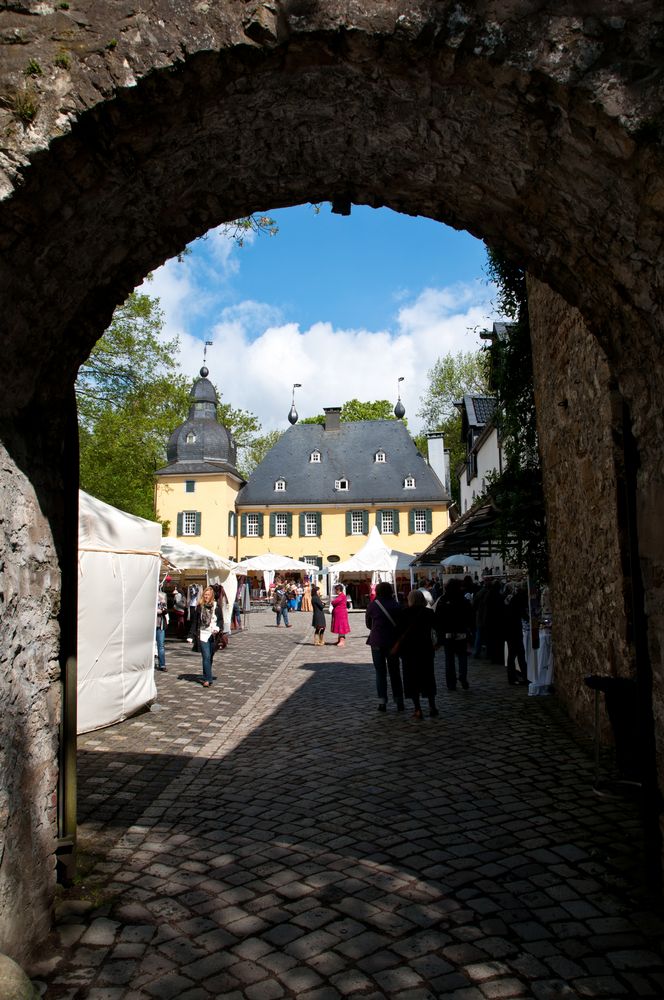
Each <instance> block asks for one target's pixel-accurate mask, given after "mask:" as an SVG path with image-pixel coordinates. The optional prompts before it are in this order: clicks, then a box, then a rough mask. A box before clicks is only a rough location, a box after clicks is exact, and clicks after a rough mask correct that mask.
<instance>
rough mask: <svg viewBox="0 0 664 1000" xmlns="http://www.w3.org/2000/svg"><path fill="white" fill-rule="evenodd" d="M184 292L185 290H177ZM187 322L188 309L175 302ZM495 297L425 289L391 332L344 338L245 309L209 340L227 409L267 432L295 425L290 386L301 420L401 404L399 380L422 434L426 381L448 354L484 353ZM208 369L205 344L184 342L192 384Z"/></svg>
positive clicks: (259, 306)
mask: <svg viewBox="0 0 664 1000" xmlns="http://www.w3.org/2000/svg"><path fill="white" fill-rule="evenodd" d="M179 291H180V292H183V291H184V285H180V287H179ZM174 301H175V306H176V308H177V309H179V312H180V315H184V312H185V310H184V309H183V301H182V300H180V299H178V296H177V295H174ZM490 315H491V305H490V289H487V287H486V285H484V284H480V283H479V282H478V283H477V284H476V285H467V286H455V287H454V288H443V289H432V288H429V289H425V290H424V291H422V293H421V294H420V295H418V296H417V298H416V299H414V300H413V301H412V302H411V303H410V304H409V305H407V306H403V307H402V308H401V309H400V311H399V312H398V314H397V317H396V321H395V328H394V330H366V329H338V328H335V327H333V326H332V325H331V324H330V323H324V322H319V323H315V324H313V325H312V326H310V327H309V328H308V329H306V330H301V329H300V328H299V326H298V325H297V324H296V323H287V322H281V317H280V316H279V315H278V311H277V310H275V309H274V308H273V307H271V306H269V305H266V304H264V303H258V302H251V301H245V302H241V303H239V304H237V305H234V306H232V307H229V308H226V309H224V310H222V311H221V313H220V314H219V321H218V322H217V323H216V324H215V325H214V327H213V328H212V330H211V332H210V335H209V336H208V339H210V340H212V341H213V346H212V347H211V348H208V354H207V363H208V367H209V368H210V377H211V378H212V380H213V381H214V382H215V384H216V385H217V386H218V387H219V388H220V389H221V391H222V393H223V397H224V400H225V401H226V402H229V403H231V404H232V405H233V406H236V407H242V408H244V409H248V410H251V411H252V412H254V413H255V414H256V415H257V416H258V417H259V419H260V421H261V423H262V424H263V427H264V429H265V430H271V429H273V428H275V427H276V428H283V429H284V430H285V429H286V427H287V426H288V424H287V420H286V418H287V414H288V411H289V409H290V405H291V390H292V386H293V383H295V382H300V383H302V388H301V389H298V390H296V407H297V410H298V412H299V414H300V416H301V417H306V416H313V415H314V414H316V413H320V412H321V411H322V409H323V407H325V406H341V405H342V404H343V403H344V402H345V401H346V400H347V399H352V398H354V397H356V398H358V399H362V400H372V399H389V400H390V401H391V402H396V398H397V391H398V387H397V378H398V377H399V376H403V378H404V381H403V382H402V383H401V386H400V389H401V398H402V401H403V403H404V406H405V407H406V416H407V418H408V425H409V428H410V429H411V431H414V432H415V431H417V430H419V429H420V426H421V421H420V420H419V419H418V418H417V411H418V410H419V409H420V399H421V397H422V396H423V395H424V393H425V391H426V388H427V382H428V380H427V372H428V371H429V370H430V369H431V368H432V367H433V365H434V363H435V361H436V359H437V358H438V357H440V356H441V355H442V354H445V353H447V352H448V351H452V352H457V351H469V350H474V349H476V348H478V347H479V346H480V344H481V341H480V339H479V329H480V328H482V327H484V326H486V325H487V324H488V323H489V322H490V320H489V316H490ZM202 360H203V344H202V342H201V341H200V340H199V339H197V338H196V337H194V336H192V335H191V334H190V333H189V332H184V333H182V334H181V355H180V364H181V367H182V370H183V372H184V373H185V374H186V375H187V376H189V377H193V376H194V375H195V374H196V372H197V371H198V368H199V367H200V365H201V364H202Z"/></svg>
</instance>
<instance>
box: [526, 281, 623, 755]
mask: <svg viewBox="0 0 664 1000" xmlns="http://www.w3.org/2000/svg"><path fill="white" fill-rule="evenodd" d="M528 305H529V312H530V325H531V333H532V344H533V370H534V380H535V399H536V406H537V426H538V433H539V439H540V450H541V455H542V467H543V479H544V493H545V497H546V512H547V523H548V541H549V560H550V584H551V595H552V600H553V603H554V609H555V614H554V626H553V641H554V648H555V660H556V691H557V693H558V696H559V697H560V698H561V699H562V700H563V701H564V702H565V705H566V707H567V709H568V711H569V713H570V715H571V716H572V717H573V718H574V719H576V721H577V722H579V723H580V724H581V725H583V726H584V727H585V728H587V729H588V731H592V727H593V719H594V694H593V692H592V691H591V690H590V689H589V688H588V687H587V686H586V685H585V684H584V683H583V679H584V677H586V676H588V675H589V674H602V675H611V676H614V677H625V676H632V675H633V673H634V662H633V650H632V649H631V648H630V646H629V644H628V621H627V614H626V597H627V595H626V593H625V586H626V583H625V579H624V576H623V565H622V562H623V555H622V547H623V543H624V539H623V538H622V534H621V532H622V528H621V525H620V523H619V519H618V505H617V494H618V480H617V477H618V475H619V471H620V466H621V464H622V454H621V449H620V440H621V434H622V429H621V423H622V417H621V412H620V406H619V402H618V405H616V403H617V400H616V396H617V393H616V390H615V386H612V382H611V373H610V371H609V366H608V363H607V360H606V357H605V355H604V353H603V352H602V350H601V349H600V347H599V345H598V343H597V340H596V339H595V337H593V336H592V334H591V333H589V332H588V329H587V327H586V325H585V323H584V322H583V319H582V317H581V315H580V313H579V312H578V310H576V309H573V308H571V307H570V306H568V305H567V303H566V302H564V301H563V300H562V299H561V298H560V296H558V295H556V294H555V293H553V292H552V291H551V289H550V288H548V287H547V286H546V285H543V284H542V283H541V282H538V281H536V280H534V279H530V281H529V287H528ZM602 702H603V699H602ZM605 736H608V734H605Z"/></svg>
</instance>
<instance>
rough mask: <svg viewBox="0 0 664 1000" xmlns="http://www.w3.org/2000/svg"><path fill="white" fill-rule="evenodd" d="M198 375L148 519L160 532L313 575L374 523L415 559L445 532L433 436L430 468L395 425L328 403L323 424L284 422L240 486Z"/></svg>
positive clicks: (355, 545)
mask: <svg viewBox="0 0 664 1000" xmlns="http://www.w3.org/2000/svg"><path fill="white" fill-rule="evenodd" d="M207 375H208V370H207V368H202V369H201V376H200V378H198V379H197V380H196V381H195V383H194V385H193V388H192V390H191V399H192V404H191V408H190V412H189V416H188V418H187V420H186V421H185V422H184V423H183V424H181V425H180V426H179V427H177V428H176V429H175V431H174V432H173V434H172V435H171V438H170V440H169V443H168V449H167V454H168V459H169V464H168V465H167V466H165V467H164V468H163V469H160V470H159V471H158V472H157V473H156V487H155V508H156V514H157V517H158V518H159V520H161V521H167V522H168V530H167V534H168V536H169V537H178V538H182V539H183V540H184V541H191V542H193V543H195V544H199V545H202V546H204V547H205V548H208V549H210V550H211V551H213V552H216V553H218V554H219V555H222V556H224V557H226V558H230V559H237V560H240V559H245V558H249V557H251V556H257V555H261V554H262V553H264V552H273V553H277V554H280V555H288V556H292V557H294V558H296V559H302V560H304V561H306V562H308V563H310V564H311V565H312V566H317V567H318V568H322V566H323V565H325V564H327V563H335V562H339V561H343V560H344V559H348V558H349V557H350V556H352V555H354V554H355V553H356V552H357V551H358V550H359V549H360V548H361V547H362V546H363V545H364V542H365V541H366V538H367V536H368V534H369V531H370V529H371V527H372V526H373V525H376V526H377V527H378V530H379V531H380V533H381V535H383V536H384V540H385V542H386V544H388V545H389V546H390V547H391V548H393V549H397V550H398V551H401V552H407V553H412V554H413V555H416V554H418V553H419V552H422V551H423V550H424V549H425V548H427V546H428V545H429V544H430V542H431V541H432V539H433V538H434V537H435V536H436V535H438V534H440V532H442V531H443V530H444V529H445V528H446V527H447V525H448V523H449V516H448V508H449V505H450V496H449V491H448V489H447V486H446V485H445V480H446V477H447V472H448V470H447V469H446V465H445V460H446V453H445V451H444V442H443V439H442V437H441V435H432V436H431V437H432V440H431V441H430V449H431V455H430V461H429V462H427V461H426V459H425V458H424V457H423V456H422V455H421V454H420V453H419V451H418V450H417V447H416V446H415V443H414V441H413V439H412V438H411V436H410V434H409V433H408V431H407V429H406V427H405V425H404V424H403V423H402V422H401V420H361V421H354V422H341V420H340V412H341V411H340V408H337V407H330V408H327V409H326V410H325V424H324V425H321V424H298V425H295V426H291V427H290V428H289V429H288V430H287V431H286V432H285V434H284V435H283V436H282V437H281V438H280V440H279V441H278V442H277V444H276V445H275V446H274V447H273V448H272V449H271V450H270V451H269V453H268V454H267V455H266V456H265V458H264V459H263V461H262V462H261V463H260V464H259V465H258V466H257V468H256V469H255V470H254V472H253V473H252V475H251V477H250V479H249V481H248V482H245V481H244V480H243V479H242V477H241V476H240V474H239V473H238V471H237V468H236V447H235V443H234V441H233V439H232V437H231V435H230V434H229V433H228V431H227V430H226V428H224V427H223V426H222V425H221V424H219V423H218V421H217V394H216V392H215V389H214V386H213V385H212V383H211V382H210V381H209V379H208V378H207Z"/></svg>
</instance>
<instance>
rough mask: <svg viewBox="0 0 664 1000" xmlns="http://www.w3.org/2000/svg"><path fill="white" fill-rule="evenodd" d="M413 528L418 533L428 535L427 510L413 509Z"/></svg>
mask: <svg viewBox="0 0 664 1000" xmlns="http://www.w3.org/2000/svg"><path fill="white" fill-rule="evenodd" d="M413 528H414V530H415V534H416V535H426V533H427V512H426V510H414V511H413Z"/></svg>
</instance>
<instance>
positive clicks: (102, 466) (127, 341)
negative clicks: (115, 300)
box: [76, 292, 261, 520]
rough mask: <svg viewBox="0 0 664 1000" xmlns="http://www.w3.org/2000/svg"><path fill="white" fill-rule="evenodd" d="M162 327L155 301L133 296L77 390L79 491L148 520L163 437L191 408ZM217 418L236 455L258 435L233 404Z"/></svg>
mask: <svg viewBox="0 0 664 1000" xmlns="http://www.w3.org/2000/svg"><path fill="white" fill-rule="evenodd" d="M162 328H163V313H162V310H161V309H160V307H159V302H158V300H157V299H152V298H150V297H149V296H148V295H145V294H138V293H136V292H134V293H133V294H132V295H130V296H129V298H128V299H127V301H126V302H125V303H124V304H123V305H122V306H120V307H119V308H118V309H116V311H115V314H114V316H113V320H112V321H111V325H110V326H109V328H108V330H107V331H106V333H105V334H104V336H103V337H102V338H101V339H100V340H99V341H98V342H97V344H95V347H94V348H93V350H92V353H91V354H90V357H89V358H88V360H87V361H86V362H85V364H84V365H82V366H81V369H80V371H79V375H78V379H77V383H76V389H77V397H78V408H79V436H80V456H81V458H80V468H81V486H82V487H83V489H85V490H87V491H88V492H89V493H92V494H93V495H94V496H96V497H98V498H99V499H100V500H105V501H106V502H107V503H110V504H113V506H115V507H119V508H121V509H122V510H126V511H128V512H129V513H131V514H138V515H139V516H140V517H146V518H148V519H150V520H153V519H154V473H155V470H156V469H158V468H161V467H163V466H164V465H165V464H166V444H167V442H168V438H169V437H170V435H171V433H172V431H173V430H174V429H175V427H177V425H178V424H180V423H182V421H183V420H185V419H186V416H187V414H188V412H189V406H190V404H191V400H190V397H189V393H190V388H191V383H190V382H189V380H188V379H186V378H185V377H184V376H183V375H182V374H180V372H179V371H178V369H177V366H176V363H175V361H174V360H173V358H174V357H176V356H177V351H178V342H177V340H171V341H167V342H163V341H161V340H160V334H161V331H162ZM218 395H220V394H219V393H218ZM218 418H219V420H220V421H221V423H223V424H224V426H225V427H227V428H228V430H229V431H230V432H231V434H232V435H233V437H234V438H235V440H236V442H237V444H238V448H239V450H240V453H242V450H243V449H247V448H250V447H251V446H252V444H253V441H254V439H255V438H256V435H258V433H259V432H260V430H261V425H260V423H259V421H258V419H257V417H256V416H255V415H254V414H253V413H251V412H250V411H249V410H243V409H238V408H235V407H233V406H231V404H230V403H226V402H222V403H220V404H219V407H218Z"/></svg>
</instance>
